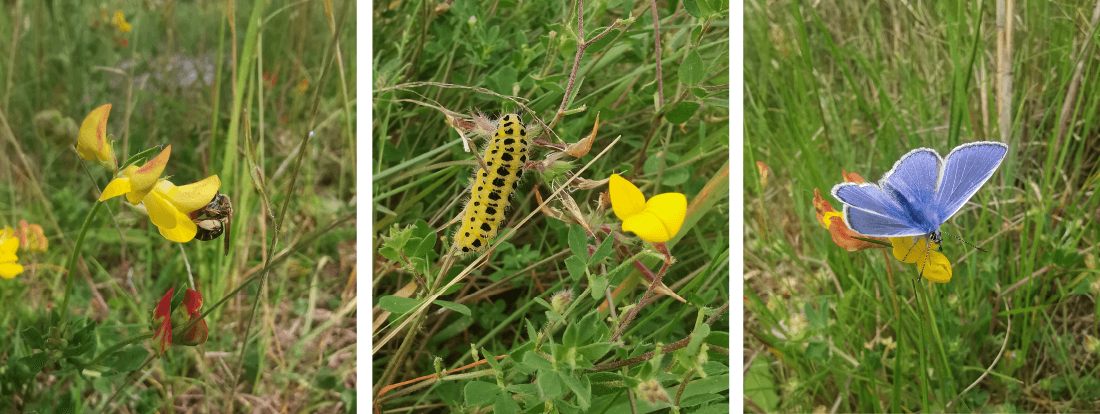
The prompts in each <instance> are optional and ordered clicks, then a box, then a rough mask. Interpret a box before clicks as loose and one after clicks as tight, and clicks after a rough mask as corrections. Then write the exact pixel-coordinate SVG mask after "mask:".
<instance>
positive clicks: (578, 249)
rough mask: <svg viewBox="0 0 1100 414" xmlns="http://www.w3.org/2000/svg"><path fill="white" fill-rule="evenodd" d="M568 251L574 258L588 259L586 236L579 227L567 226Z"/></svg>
mask: <svg viewBox="0 0 1100 414" xmlns="http://www.w3.org/2000/svg"><path fill="white" fill-rule="evenodd" d="M569 251H571V252H573V255H574V256H578V257H582V258H584V259H588V235H586V234H585V232H584V228H583V227H581V226H569Z"/></svg>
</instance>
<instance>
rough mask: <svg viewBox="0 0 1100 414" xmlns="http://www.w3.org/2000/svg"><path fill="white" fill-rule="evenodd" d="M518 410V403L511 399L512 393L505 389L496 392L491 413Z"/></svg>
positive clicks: (510, 413) (510, 412)
mask: <svg viewBox="0 0 1100 414" xmlns="http://www.w3.org/2000/svg"><path fill="white" fill-rule="evenodd" d="M518 412H520V407H519V404H516V400H513V399H512V394H511V393H509V392H508V391H506V390H500V392H498V393H497V399H496V401H495V402H494V403H493V414H513V413H518Z"/></svg>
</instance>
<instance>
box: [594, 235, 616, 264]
mask: <svg viewBox="0 0 1100 414" xmlns="http://www.w3.org/2000/svg"><path fill="white" fill-rule="evenodd" d="M614 240H615V238H614V237H610V236H608V237H607V238H605V239H603V243H600V245H599V247H596V251H595V252H593V253H592V257H589V258H588V265H589V266H591V265H594V264H597V263H600V262H602V261H603V259H605V258H607V256H610V255H611V249H612V248H613V247H614V244H615V243H614Z"/></svg>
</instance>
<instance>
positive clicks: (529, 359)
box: [523, 352, 554, 371]
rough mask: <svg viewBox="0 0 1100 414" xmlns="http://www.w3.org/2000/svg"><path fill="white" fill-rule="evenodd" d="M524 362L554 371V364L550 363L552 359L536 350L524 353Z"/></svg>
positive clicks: (536, 367)
mask: <svg viewBox="0 0 1100 414" xmlns="http://www.w3.org/2000/svg"><path fill="white" fill-rule="evenodd" d="M523 363H524V364H525V365H527V366H530V367H532V368H535V369H538V370H542V371H552V370H553V369H554V365H553V364H551V363H550V360H548V359H546V357H544V356H542V355H539V354H538V353H535V352H527V353H525V354H524V355H523Z"/></svg>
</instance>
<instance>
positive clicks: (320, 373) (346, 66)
mask: <svg viewBox="0 0 1100 414" xmlns="http://www.w3.org/2000/svg"><path fill="white" fill-rule="evenodd" d="M230 4H231V5H232V7H230V8H228V9H227V7H226V4H225V2H202V1H200V2H173V1H167V2H124V1H107V2H96V3H94V4H86V3H85V2H73V1H54V2H37V1H23V0H16V1H8V2H4V3H3V6H2V7H0V57H2V58H0V115H2V116H3V119H4V120H5V122H4V123H2V124H0V148H2V150H0V152H2V153H3V154H4V156H3V157H0V226H4V225H7V226H13V227H15V226H16V225H17V224H18V223H19V221H20V220H26V221H28V222H30V223H36V224H40V225H42V226H43V228H45V231H46V236H47V237H48V239H49V240H50V249H49V251H48V252H46V253H30V252H26V251H20V263H21V264H23V265H24V266H25V268H26V271H25V272H24V273H23V274H22V275H19V276H17V277H16V278H15V279H12V280H3V281H0V285H2V286H0V301H2V303H4V305H3V306H0V332H2V334H3V335H4V337H5V338H6V340H4V341H0V376H3V379H4V381H3V382H4V384H3V387H4V389H3V390H2V391H0V396H2V397H0V411H3V412H52V411H54V410H55V409H57V410H70V409H75V410H77V411H78V412H79V411H82V410H84V409H93V410H95V411H98V410H100V409H104V407H106V410H107V411H109V412H152V411H154V410H155V411H158V412H173V411H188V412H190V411H192V410H194V411H196V412H229V411H240V412H251V411H255V410H261V411H268V410H270V411H283V410H285V411H288V412H343V411H353V410H354V401H355V395H354V389H355V387H356V382H355V373H356V366H355V350H356V348H355V344H356V335H355V331H354V326H355V325H354V317H355V294H354V275H355V272H354V269H355V255H356V252H355V248H354V242H355V230H354V228H355V227H354V226H355V222H354V220H353V219H352V217H353V214H354V210H355V204H354V198H355V196H356V192H355V161H356V159H355V144H354V139H355V137H354V135H353V134H352V131H354V128H355V126H354V118H352V117H350V116H349V115H350V114H354V112H352V110H353V108H354V106H355V94H354V93H355V90H356V82H355V81H356V79H355V77H354V73H355V68H356V63H355V41H356V40H355V31H354V28H355V24H356V22H355V19H354V17H346V18H345V16H354V14H355V7H354V4H352V3H350V2H336V4H335V8H336V12H337V13H336V20H335V22H336V26H332V25H330V18H329V16H330V14H329V13H326V11H325V6H324V4H323V3H322V2H286V1H276V2H273V3H270V4H269V3H267V2H261V3H254V2H250V1H243V2H242V1H238V2H232V3H230ZM116 10H121V11H122V12H123V13H124V15H125V17H126V20H127V21H128V22H129V24H130V25H132V31H129V32H125V33H123V32H121V31H120V30H119V29H118V28H117V27H116V26H114V25H113V24H112V21H111V18H112V17H113V15H114V12H115V11H116ZM227 10H228V11H229V12H231V13H232V15H231V16H230V17H229V18H227V16H226V13H227ZM341 19H343V20H341ZM258 20H260V21H262V27H258V26H257V24H258V23H257V21H258ZM231 23H232V24H231ZM333 30H336V31H337V35H336V36H335V39H334V36H333ZM334 40H336V41H338V45H339V49H340V51H341V53H342V56H340V59H339V60H337V59H335V58H333V56H334V52H333V51H334V50H335V48H336V46H337V42H336V41H334ZM234 56H237V57H238V58H234ZM257 57H258V58H257ZM235 65H236V66H235ZM105 103H111V104H113V109H112V111H111V114H110V119H109V123H108V127H107V131H108V133H109V134H112V135H113V136H114V139H115V144H114V147H115V151H116V154H117V156H118V158H119V160H120V162H121V161H122V160H125V159H126V158H128V157H129V156H130V155H132V154H135V153H137V152H140V151H142V150H145V149H148V148H150V147H154V146H158V145H172V153H171V159H170V160H169V162H168V166H167V168H166V170H165V174H166V175H168V176H171V179H172V180H173V182H175V183H176V184H178V185H182V184H187V183H191V182H195V181H198V180H200V179H202V178H204V177H206V176H208V175H211V174H218V175H219V176H220V178H221V181H222V188H221V192H222V193H225V194H228V195H230V196H231V197H232V200H233V204H234V208H235V215H234V217H233V224H232V248H231V249H230V251H229V255H228V256H223V247H222V239H218V240H217V241H215V242H210V243H204V242H200V241H192V242H189V243H186V244H184V245H183V246H182V250H181V246H179V245H176V244H175V243H170V242H168V241H166V240H165V239H164V238H163V237H161V236H160V235H159V234H158V232H157V230H156V228H155V227H154V226H152V225H150V223H149V219H148V218H147V217H145V216H143V215H141V214H140V213H138V212H137V211H136V210H135V209H133V208H131V206H129V205H128V204H127V205H123V203H120V201H119V200H121V199H115V200H111V201H109V202H107V207H109V209H110V211H108V210H107V209H101V210H99V214H98V215H97V216H96V217H95V219H94V220H93V221H92V223H91V229H90V230H89V232H88V234H87V238H86V240H85V243H84V245H83V249H82V253H83V259H82V260H81V261H79V263H78V265H77V267H76V269H77V270H76V271H75V272H74V274H73V277H75V278H76V279H75V288H74V292H73V298H72V299H71V306H70V308H71V310H70V311H71V313H72V314H73V316H72V318H71V319H70V320H72V321H75V322H76V323H77V325H74V326H75V327H76V328H79V327H81V326H84V325H83V324H84V323H85V322H86V321H90V322H93V323H94V325H93V328H92V329H94V331H93V332H94V334H93V335H92V339H91V342H90V343H91V344H93V348H92V349H89V350H82V351H80V352H81V353H77V351H76V350H73V351H72V353H73V354H75V355H70V356H71V357H72V358H68V359H64V360H61V361H51V362H50V363H48V364H45V366H44V367H43V368H44V369H43V370H42V371H41V372H38V373H37V374H34V375H31V376H30V377H26V378H24V377H21V376H20V375H22V371H20V370H21V369H23V368H21V366H20V365H19V364H20V362H19V361H21V360H22V358H26V357H29V356H33V355H35V354H39V353H41V352H43V351H42V350H41V349H34V347H33V346H32V344H33V342H34V341H33V340H31V339H29V338H28V337H27V336H26V335H25V334H26V332H27V330H28V329H37V330H40V331H43V332H45V331H47V329H48V320H49V317H48V316H47V309H54V310H57V308H58V307H59V306H60V303H61V296H62V294H63V292H64V286H65V276H64V268H65V264H66V261H67V258H68V257H69V255H70V254H71V252H72V249H73V242H74V240H75V238H76V235H77V233H78V231H79V230H80V228H81V224H82V222H83V220H84V217H85V216H86V215H87V214H88V211H89V210H90V209H91V206H92V204H93V201H94V200H95V199H96V198H97V197H98V195H99V190H97V188H98V189H102V188H103V187H104V186H105V185H106V184H107V182H108V181H109V179H110V178H111V177H109V176H108V174H106V173H105V172H104V171H103V170H102V169H100V168H97V167H96V166H94V165H91V166H90V167H89V168H88V169H87V170H88V171H89V172H85V168H84V167H82V166H81V164H84V163H83V162H82V161H81V160H80V159H79V158H78V157H77V155H76V152H75V151H73V149H74V148H73V145H74V144H75V141H76V129H77V128H78V127H79V125H80V122H81V121H82V120H83V119H84V117H85V116H86V115H87V114H88V113H89V112H90V111H91V110H92V109H93V108H96V107H98V106H100V105H102V104H105ZM309 131H313V132H314V135H313V138H312V139H308V140H306V139H305V138H306V137H307V136H308V134H307V133H308V132H309ZM303 159H304V160H305V161H304V162H303ZM299 163H300V164H299ZM264 195H266V197H269V198H270V201H271V203H273V204H274V205H275V209H274V211H270V210H269V209H267V208H265V206H264V204H263V202H262V199H263V197H264ZM334 224H338V227H337V228H335V229H332V228H330V226H332V225H334ZM276 228H277V229H278V233H277V234H276ZM223 237H225V236H223ZM184 253H185V254H184ZM265 263H266V264H267V266H266V267H265ZM188 265H189V267H188ZM188 272H190V274H191V276H193V278H194V281H195V284H196V285H197V288H198V290H199V291H200V292H201V293H202V294H203V295H204V297H205V304H204V307H203V310H204V311H211V313H210V314H209V316H208V317H207V318H206V320H207V323H208V326H209V331H210V336H209V340H208V342H206V343H205V344H204V345H201V346H198V347H183V346H174V347H172V348H170V349H169V351H168V352H167V353H166V354H165V355H164V356H163V357H161V358H159V359H156V360H154V361H151V363H150V364H149V365H146V366H142V367H141V368H140V369H137V370H136V371H133V370H134V369H135V368H137V367H136V366H133V367H131V368H129V370H131V371H133V374H132V375H130V374H128V373H127V372H119V371H118V370H117V369H115V368H117V367H118V366H119V365H111V364H108V366H104V365H102V364H94V365H88V366H85V365H83V364H87V363H88V362H89V361H90V360H91V359H92V358H93V357H94V356H97V355H100V354H101V353H102V352H103V351H104V350H105V349H107V348H108V347H111V346H113V345H115V344H117V343H119V342H120V341H121V340H123V338H129V337H132V336H135V335H139V334H143V333H147V332H150V330H149V326H148V322H149V314H148V312H149V311H151V310H152V309H153V307H154V306H155V304H156V303H157V301H158V300H159V299H160V298H161V296H162V295H163V294H164V293H165V292H166V291H167V290H168V289H169V288H175V289H176V292H181V291H182V290H183V289H185V288H189V287H191V286H190V282H189V276H188ZM261 281H265V282H266V283H260V282H261ZM245 284H247V286H246V287H245V288H244V289H242V290H241V291H240V292H239V293H238V294H236V295H233V296H231V297H228V300H227V301H225V302H224V304H223V305H222V306H220V307H215V303H216V302H218V301H219V300H221V299H223V297H225V295H227V294H228V293H230V292H231V291H232V290H234V289H236V288H238V287H240V286H242V285H245ZM261 286H262V288H261ZM254 305H256V306H255V307H254ZM61 311H62V312H64V311H65V310H61ZM246 332H247V334H246ZM70 334H71V333H70ZM70 339H72V338H70ZM74 341H75V340H74ZM245 344H247V347H245ZM153 346H154V343H153V342H152V341H144V342H142V343H139V344H138V347H137V348H129V349H130V350H133V349H142V347H144V349H148V350H152V349H153ZM108 360H110V358H108ZM137 362H138V363H140V362H142V361H141V359H138V360H137ZM27 372H28V373H30V374H33V372H30V371H27ZM17 378H18V379H17ZM234 384H236V386H234ZM114 393H118V394H119V395H118V396H116V397H115V398H114V400H113V401H112V402H111V403H110V404H109V405H108V404H107V400H108V398H110V396H111V395H112V394H114ZM70 412H71V411H70Z"/></svg>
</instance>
